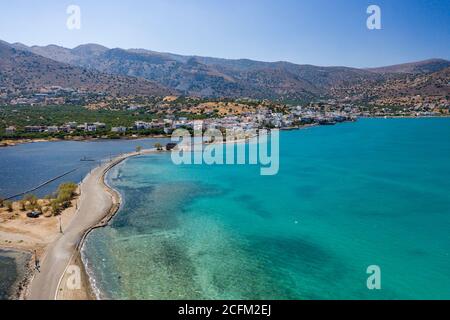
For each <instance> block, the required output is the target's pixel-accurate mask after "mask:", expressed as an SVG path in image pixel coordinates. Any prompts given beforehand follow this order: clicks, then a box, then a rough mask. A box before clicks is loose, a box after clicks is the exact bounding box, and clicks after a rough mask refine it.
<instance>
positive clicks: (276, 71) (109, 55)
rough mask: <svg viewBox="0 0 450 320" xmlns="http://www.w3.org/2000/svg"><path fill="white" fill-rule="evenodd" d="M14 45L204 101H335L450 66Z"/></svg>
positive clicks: (436, 61) (92, 46) (430, 62)
mask: <svg viewBox="0 0 450 320" xmlns="http://www.w3.org/2000/svg"><path fill="white" fill-rule="evenodd" d="M11 46H12V47H14V48H16V49H18V50H26V51H29V52H31V53H33V54H36V55H39V56H42V57H45V58H48V59H51V60H54V61H58V62H60V63H64V64H70V65H72V66H76V67H80V68H84V69H88V70H95V71H97V72H101V73H102V74H110V75H116V76H126V77H133V78H140V79H146V80H149V81H151V82H153V83H155V84H156V83H157V84H159V85H160V86H161V87H162V88H168V89H169V90H173V92H176V93H178V94H183V95H192V96H200V97H231V98H236V97H249V98H258V99H259V98H268V99H295V100H311V99H317V98H333V96H334V95H335V93H336V92H338V91H339V92H342V89H345V88H353V89H354V88H360V89H361V90H365V89H367V90H370V89H371V87H374V86H378V85H380V84H383V83H388V82H389V81H390V82H389V83H394V82H393V80H399V79H400V80H402V79H407V78H408V79H410V78H411V77H418V76H421V75H427V74H431V73H438V72H440V71H442V70H444V69H446V68H449V67H450V62H449V61H447V60H443V59H431V60H426V61H420V62H414V63H407V64H401V65H396V66H388V67H382V68H370V69H357V68H349V67H318V66H312V65H298V64H294V63H289V62H261V61H253V60H249V59H238V60H231V59H221V58H210V57H199V56H183V55H177V54H172V53H161V52H155V51H150V50H145V49H129V50H125V49H120V48H115V49H109V48H106V47H104V46H101V45H98V44H86V45H81V46H78V47H76V48H74V49H67V48H64V47H60V46H55V45H49V46H44V47H40V46H32V47H28V46H25V45H23V44H19V43H15V44H12V45H11ZM440 83H442V82H440ZM361 84H363V86H361ZM400 94H401V93H400Z"/></svg>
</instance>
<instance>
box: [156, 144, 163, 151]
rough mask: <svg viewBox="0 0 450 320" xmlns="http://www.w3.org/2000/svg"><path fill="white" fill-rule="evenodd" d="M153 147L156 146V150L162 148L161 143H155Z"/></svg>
mask: <svg viewBox="0 0 450 320" xmlns="http://www.w3.org/2000/svg"><path fill="white" fill-rule="evenodd" d="M155 148H156V150H158V151H162V150H163V146H162V144H161V143H159V142H158V143H155Z"/></svg>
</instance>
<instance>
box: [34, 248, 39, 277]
mask: <svg viewBox="0 0 450 320" xmlns="http://www.w3.org/2000/svg"><path fill="white" fill-rule="evenodd" d="M34 267H35V269H36V270H37V271H38V272H41V271H40V270H39V269H40V266H39V259H38V256H37V252H36V250H34Z"/></svg>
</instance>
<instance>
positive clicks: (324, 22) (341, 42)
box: [0, 0, 450, 67]
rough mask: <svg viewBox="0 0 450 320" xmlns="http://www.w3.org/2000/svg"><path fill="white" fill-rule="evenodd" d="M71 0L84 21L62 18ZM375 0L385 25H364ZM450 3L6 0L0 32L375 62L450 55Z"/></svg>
mask: <svg viewBox="0 0 450 320" xmlns="http://www.w3.org/2000/svg"><path fill="white" fill-rule="evenodd" d="M71 4H75V5H79V6H80V8H81V14H82V16H81V19H82V20H81V22H82V25H81V26H82V28H81V30H75V31H70V30H68V29H67V27H66V20H67V17H68V15H67V13H66V9H67V7H68V5H71ZM370 4H376V5H378V6H380V8H381V10H382V17H381V22H382V30H368V29H367V27H366V20H367V17H368V15H367V13H366V9H367V7H368V6H369V5H370ZM449 12H450V0H372V1H366V0H240V1H237V0H128V1H118V0H110V1H106V0H95V1H92V0H71V1H65V0H40V1H39V2H38V1H31V0H14V1H5V0H2V1H1V3H0V39H2V40H5V41H8V42H22V43H25V44H27V45H47V44H58V45H62V46H65V47H71V48H72V47H75V46H77V45H79V44H83V43H99V44H103V45H105V46H107V47H111V48H113V47H121V48H145V49H150V50H155V51H164V52H172V53H179V54H189V55H191V54H195V55H203V56H214V57H222V58H250V59H256V60H263V61H279V60H285V61H291V62H295V63H300V64H314V65H324V66H329V65H345V66H354V67H371V66H382V65H389V64H396V63H402V62H409V61H416V60H423V59H428V58H445V59H450V22H449V21H450V19H449Z"/></svg>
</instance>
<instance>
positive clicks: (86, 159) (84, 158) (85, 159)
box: [80, 156, 95, 162]
mask: <svg viewBox="0 0 450 320" xmlns="http://www.w3.org/2000/svg"><path fill="white" fill-rule="evenodd" d="M80 161H91V162H93V161H95V160H94V159H88V158H87V157H86V156H84V157H83V158H81V159H80Z"/></svg>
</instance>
